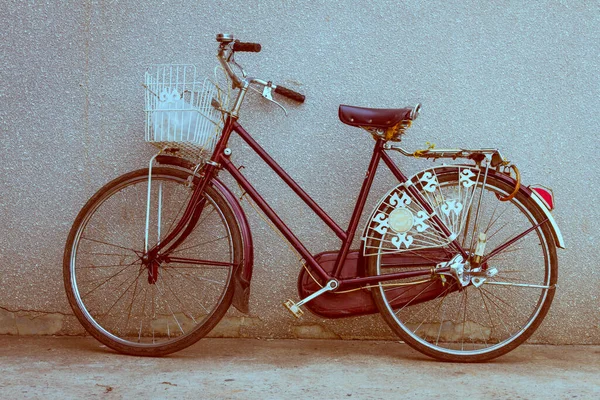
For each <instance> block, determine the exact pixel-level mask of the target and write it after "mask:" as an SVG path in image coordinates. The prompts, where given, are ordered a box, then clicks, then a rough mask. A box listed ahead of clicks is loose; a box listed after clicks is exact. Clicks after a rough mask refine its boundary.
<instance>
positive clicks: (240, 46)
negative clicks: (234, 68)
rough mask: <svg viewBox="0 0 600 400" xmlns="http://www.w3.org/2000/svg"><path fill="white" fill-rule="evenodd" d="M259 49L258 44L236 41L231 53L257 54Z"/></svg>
mask: <svg viewBox="0 0 600 400" xmlns="http://www.w3.org/2000/svg"><path fill="white" fill-rule="evenodd" d="M260 49H261V46H260V43H246V42H238V41H236V42H235V43H234V44H233V51H249V52H252V53H258V52H259V51H260Z"/></svg>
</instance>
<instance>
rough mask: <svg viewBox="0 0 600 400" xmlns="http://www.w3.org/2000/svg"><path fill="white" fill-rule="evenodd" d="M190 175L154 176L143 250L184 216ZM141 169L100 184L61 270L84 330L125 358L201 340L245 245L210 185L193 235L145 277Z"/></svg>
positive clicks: (227, 298)
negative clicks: (146, 242)
mask: <svg viewBox="0 0 600 400" xmlns="http://www.w3.org/2000/svg"><path fill="white" fill-rule="evenodd" d="M189 176H190V174H189V173H186V172H184V171H181V170H178V169H173V168H163V167H159V168H154V169H153V171H152V181H151V182H152V183H151V185H152V192H151V212H150V224H149V225H150V230H149V243H148V244H149V248H152V247H153V246H154V245H155V244H156V243H157V242H158V241H159V240H161V238H164V237H165V236H166V235H167V234H168V233H169V231H170V230H171V229H172V228H173V227H174V226H175V224H176V223H177V221H178V220H179V219H180V218H181V216H182V214H183V211H184V210H185V207H186V205H187V203H188V201H189V199H190V197H191V193H192V188H191V185H190V184H189V182H188V179H187V178H188V177H189ZM147 190H148V170H147V169H144V170H138V171H133V172H131V173H128V174H125V175H123V176H121V177H119V178H117V179H115V180H113V181H112V182H110V183H108V184H107V185H105V186H104V187H103V188H102V189H100V190H99V191H98V193H96V194H95V195H94V196H93V197H92V198H91V199H90V200H89V201H88V202H87V204H86V205H85V206H84V207H83V209H82V210H81V212H80V213H79V215H78V216H77V218H76V220H75V223H74V224H73V227H72V229H71V232H70V234H69V238H68V240H67V244H66V247H65V255H64V262H63V273H64V281H65V287H66V292H67V297H68V300H69V303H70V304H71V307H72V308H73V311H74V313H75V315H76V316H77V318H78V319H79V321H80V322H81V324H82V325H83V326H84V327H85V329H86V330H87V331H88V332H89V333H90V334H91V335H92V336H94V337H95V338H96V339H98V340H99V341H100V342H102V343H103V344H105V345H106V346H108V347H110V348H112V349H114V350H117V351H119V352H122V353H126V354H132V355H141V356H161V355H165V354H169V353H172V352H175V351H179V350H181V349H183V348H185V347H187V346H189V345H191V344H193V343H195V342H196V341H197V340H199V339H200V338H202V337H203V336H205V335H206V334H207V333H208V332H210V330H211V329H213V328H214V327H215V326H216V325H217V323H218V322H219V320H220V319H221V318H222V317H223V315H224V314H225V313H226V311H227V309H228V308H229V306H230V304H231V301H232V296H233V290H234V285H233V282H232V279H233V273H234V270H235V268H236V266H237V265H239V263H240V261H241V254H242V242H241V237H240V233H239V228H238V225H237V223H236V220H235V216H234V215H233V212H232V211H231V209H230V207H229V206H228V204H227V202H226V201H225V200H224V199H223V197H222V196H221V195H220V194H219V193H218V192H217V191H216V190H215V189H213V188H211V187H210V186H209V187H207V189H206V191H205V193H204V195H203V196H204V198H205V199H206V201H205V202H204V203H205V205H204V209H203V210H202V213H201V215H200V217H199V220H198V223H197V224H196V226H195V227H194V229H193V231H192V232H191V233H190V234H189V235H188V236H187V237H186V238H185V240H183V241H182V242H181V243H180V244H179V245H178V246H177V248H176V249H175V250H174V251H172V252H170V253H169V254H168V257H167V258H164V257H163V259H162V260H161V262H160V265H159V266H158V270H157V275H155V278H153V279H151V277H150V273H149V269H148V267H147V266H146V265H145V264H144V263H143V262H142V258H143V256H144V242H145V235H146V234H145V231H146V204H147V194H148V193H147Z"/></svg>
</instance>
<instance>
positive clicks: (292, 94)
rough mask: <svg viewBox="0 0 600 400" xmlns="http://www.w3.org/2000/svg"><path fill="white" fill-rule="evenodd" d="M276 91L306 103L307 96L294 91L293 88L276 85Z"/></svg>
mask: <svg viewBox="0 0 600 400" xmlns="http://www.w3.org/2000/svg"><path fill="white" fill-rule="evenodd" d="M275 93H278V94H280V95H282V96H285V97H287V98H288V99H292V100H295V101H297V102H298V103H304V99H305V98H306V97H305V96H304V95H303V94H300V93H298V92H295V91H293V90H292V89H288V88H286V87H283V86H276V87H275Z"/></svg>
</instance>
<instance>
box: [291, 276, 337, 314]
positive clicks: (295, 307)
mask: <svg viewBox="0 0 600 400" xmlns="http://www.w3.org/2000/svg"><path fill="white" fill-rule="evenodd" d="M337 287H338V282H337V281H336V280H333V279H332V280H330V281H329V282H327V284H326V285H325V286H323V287H322V288H321V289H319V290H317V291H316V292H314V293H313V294H311V295H310V296H308V297H306V298H304V299H302V300H300V301H299V302H297V303H294V301H293V300H288V301H286V302H284V303H283V306H284V307H285V308H287V309H288V311H289V312H291V313H292V314H293V315H294V317H296V318H300V317H301V316H302V315H303V314H304V311H302V310H301V309H300V306H302V305H304V304H306V303H308V302H309V301H311V300H312V299H314V298H316V297H319V296H320V295H322V294H323V293H325V292H330V291H332V290H335V289H337Z"/></svg>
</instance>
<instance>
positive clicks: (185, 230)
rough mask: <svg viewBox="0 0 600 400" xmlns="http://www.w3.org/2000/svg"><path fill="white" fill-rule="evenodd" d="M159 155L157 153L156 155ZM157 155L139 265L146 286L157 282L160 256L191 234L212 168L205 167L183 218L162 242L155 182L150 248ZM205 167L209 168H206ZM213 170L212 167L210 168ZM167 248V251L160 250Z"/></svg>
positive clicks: (159, 209)
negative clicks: (154, 197)
mask: <svg viewBox="0 0 600 400" xmlns="http://www.w3.org/2000/svg"><path fill="white" fill-rule="evenodd" d="M159 154H160V153H159ZM159 154H156V155H155V156H153V157H152V158H151V159H150V162H149V165H148V193H147V198H146V226H145V232H144V255H143V256H142V264H143V265H144V266H145V267H146V268H147V269H148V283H149V284H151V285H153V284H156V281H157V280H158V269H159V268H158V267H159V266H160V264H161V262H162V257H164V256H166V255H168V254H169V253H170V252H171V251H172V250H174V249H175V248H177V246H178V245H179V244H181V242H183V241H184V240H185V239H186V238H187V236H188V235H189V234H190V233H191V231H192V230H193V229H194V227H195V226H196V223H197V222H198V219H199V218H200V214H201V213H202V210H203V209H204V205H205V204H206V199H205V198H203V197H201V193H202V192H203V191H204V188H205V187H206V184H207V182H208V180H209V179H208V178H207V177H208V176H210V175H209V174H211V173H212V168H208V171H206V174H205V175H204V177H205V179H202V180H201V182H200V183H199V184H198V185H197V186H196V187H195V188H194V191H193V193H192V196H191V198H190V201H189V202H188V204H187V206H186V209H185V211H184V213H183V216H182V217H181V219H180V220H179V221H178V223H177V226H175V228H174V229H173V230H172V231H171V232H169V233H168V234H167V236H166V237H165V238H164V239H163V240H161V223H162V182H158V193H157V197H158V198H157V205H156V207H157V208H156V227H157V232H156V234H157V241H156V245H154V247H152V248H151V249H149V247H150V230H151V229H150V219H151V213H152V166H153V165H154V162H155V160H156V157H157V156H158V155H159ZM207 166H208V165H207ZM213 168H214V167H213ZM167 246H169V247H168V248H167V250H166V251H163V249H165V248H166V247H167Z"/></svg>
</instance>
